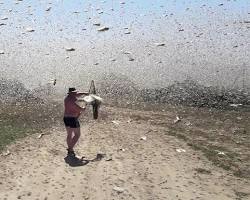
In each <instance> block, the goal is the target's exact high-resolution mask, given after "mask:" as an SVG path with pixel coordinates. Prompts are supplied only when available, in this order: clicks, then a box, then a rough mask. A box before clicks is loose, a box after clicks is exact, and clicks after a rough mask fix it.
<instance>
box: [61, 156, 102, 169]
mask: <svg viewBox="0 0 250 200" xmlns="http://www.w3.org/2000/svg"><path fill="white" fill-rule="evenodd" d="M104 156H105V154H101V153H98V154H97V155H96V157H95V158H94V159H91V160H87V159H84V157H82V158H78V157H72V156H69V155H68V156H66V157H65V158H64V160H65V162H66V163H67V164H69V166H71V167H80V166H84V165H87V164H88V163H90V162H96V161H100V160H102V159H103V158H104Z"/></svg>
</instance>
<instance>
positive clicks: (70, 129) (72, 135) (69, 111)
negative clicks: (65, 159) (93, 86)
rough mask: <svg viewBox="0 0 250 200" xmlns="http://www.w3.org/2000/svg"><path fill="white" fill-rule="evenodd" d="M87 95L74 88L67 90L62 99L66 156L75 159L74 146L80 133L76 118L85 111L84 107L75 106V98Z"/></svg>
mask: <svg viewBox="0 0 250 200" xmlns="http://www.w3.org/2000/svg"><path fill="white" fill-rule="evenodd" d="M82 95H88V93H87V92H79V91H77V90H76V88H73V87H72V88H69V91H68V95H67V96H66V97H65V99H64V117H63V121H64V124H65V127H66V130H67V145H68V149H67V150H68V156H73V157H75V152H74V149H73V148H74V146H75V144H76V143H77V141H78V139H79V137H80V135H81V132H80V123H79V121H78V117H79V116H80V115H81V113H82V112H84V111H85V109H86V107H81V106H79V105H78V104H77V97H79V96H82Z"/></svg>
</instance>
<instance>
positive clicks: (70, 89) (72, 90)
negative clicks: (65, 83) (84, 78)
mask: <svg viewBox="0 0 250 200" xmlns="http://www.w3.org/2000/svg"><path fill="white" fill-rule="evenodd" d="M77 92H78V91H77V90H76V88H74V87H71V88H69V91H68V94H71V93H77Z"/></svg>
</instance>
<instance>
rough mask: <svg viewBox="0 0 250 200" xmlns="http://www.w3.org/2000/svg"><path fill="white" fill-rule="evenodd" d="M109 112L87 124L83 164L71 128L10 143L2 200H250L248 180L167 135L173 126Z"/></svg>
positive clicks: (1, 175) (1, 178) (0, 185)
mask: <svg viewBox="0 0 250 200" xmlns="http://www.w3.org/2000/svg"><path fill="white" fill-rule="evenodd" d="M105 113H106V114H104V115H103V116H102V119H100V120H98V121H95V122H94V121H90V122H87V123H86V122H82V128H81V132H82V135H81V139H80V140H79V143H78V144H77V146H76V152H77V155H78V156H79V157H82V156H85V158H84V159H85V161H84V162H82V165H81V166H71V165H72V164H74V163H72V162H70V163H71V165H69V164H68V163H67V162H65V156H66V145H65V136H66V133H65V131H64V127H55V128H54V129H51V130H49V133H50V134H49V135H44V136H43V137H41V138H40V139H38V135H39V134H35V135H32V136H30V137H28V138H25V139H23V140H21V141H18V142H16V144H13V145H11V146H9V147H8V149H9V151H10V152H11V154H10V155H8V156H1V157H0V158H1V160H0V169H1V170H0V199H1V200H4V199H6V200H7V199H8V200H12V199H25V200H29V199H32V200H36V199H37V200H38V199H39V200H50V199H51V200H57V199H65V200H69V199H71V200H84V199H90V200H92V199H93V200H99V199H100V200H112V199H126V200H128V199H136V200H137V199H138V200H157V199H159V200H160V199H161V200H168V199H169V200H174V199H177V200H180V199H182V200H192V199H202V200H203V199H204V200H212V199H213V200H216V199H218V200H229V199H249V198H250V197H249V196H244V195H243V196H242V197H240V196H239V194H238V195H237V192H242V193H244V194H245V193H249V192H250V191H249V190H250V184H249V181H248V180H244V179H240V178H237V177H234V176H233V175H232V174H231V173H230V172H228V171H225V170H223V169H221V168H218V167H216V166H214V165H212V163H211V162H210V161H208V160H207V159H206V158H205V157H204V156H203V155H202V153H201V152H199V151H194V150H193V149H191V148H190V147H189V146H187V145H186V144H185V142H183V141H181V140H178V139H177V138H175V137H173V136H168V135H166V134H165V132H166V131H167V128H162V127H157V126H153V125H150V123H148V122H147V121H140V122H138V121H133V120H131V118H130V115H131V114H133V113H136V115H141V116H142V117H143V114H144V112H138V111H131V110H125V109H119V110H116V112H114V110H113V109H111V108H109V109H106V110H105ZM108 113H109V114H108ZM111 114H112V115H111ZM147 114H148V113H147ZM171 117H172V116H171ZM114 120H115V122H114ZM112 121H113V122H112ZM142 138H143V139H142ZM179 149H182V150H185V152H178V151H179ZM97 154H99V155H101V156H97ZM96 157H98V158H97V159H95V158H96ZM66 161H69V160H68V159H67V158H66ZM87 161H88V162H87ZM198 168H199V169H204V170H208V171H211V173H200V172H199V171H197V169H198ZM236 191H237V192H236Z"/></svg>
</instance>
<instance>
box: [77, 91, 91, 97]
mask: <svg viewBox="0 0 250 200" xmlns="http://www.w3.org/2000/svg"><path fill="white" fill-rule="evenodd" d="M82 95H89V93H88V92H78V93H77V94H76V96H77V97H79V96H82Z"/></svg>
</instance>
